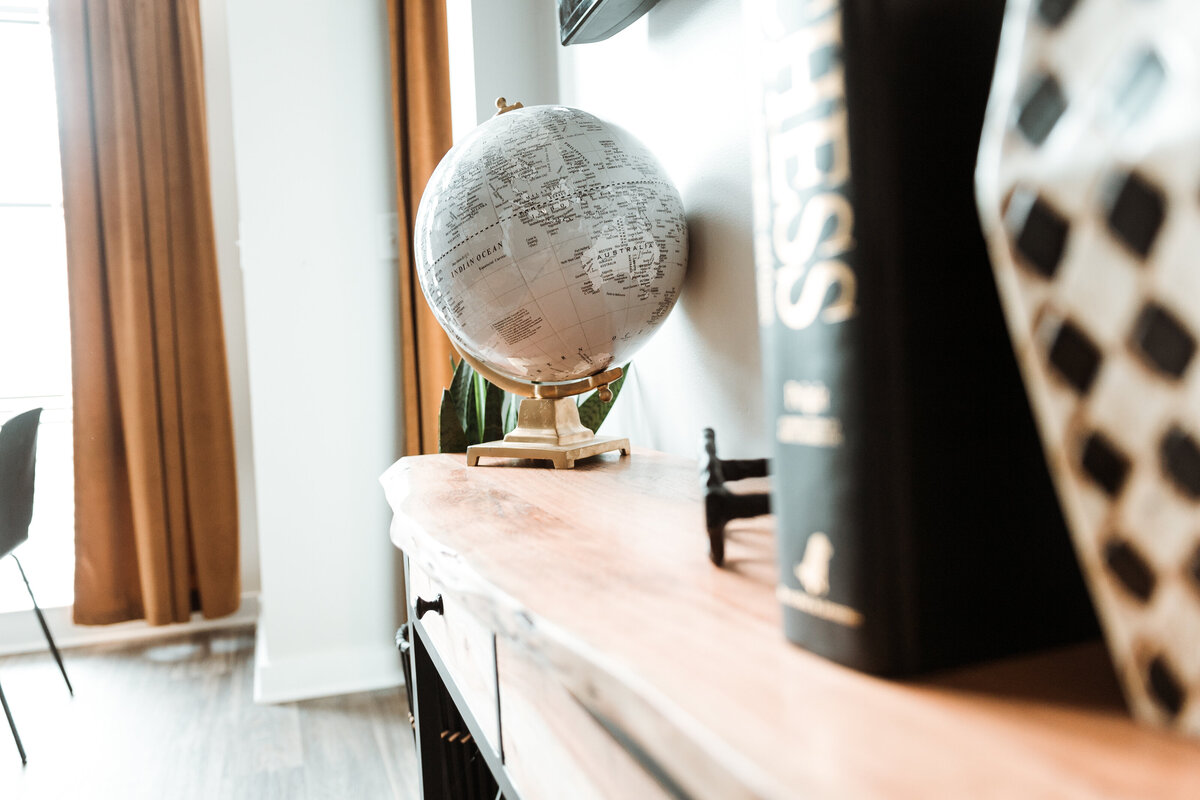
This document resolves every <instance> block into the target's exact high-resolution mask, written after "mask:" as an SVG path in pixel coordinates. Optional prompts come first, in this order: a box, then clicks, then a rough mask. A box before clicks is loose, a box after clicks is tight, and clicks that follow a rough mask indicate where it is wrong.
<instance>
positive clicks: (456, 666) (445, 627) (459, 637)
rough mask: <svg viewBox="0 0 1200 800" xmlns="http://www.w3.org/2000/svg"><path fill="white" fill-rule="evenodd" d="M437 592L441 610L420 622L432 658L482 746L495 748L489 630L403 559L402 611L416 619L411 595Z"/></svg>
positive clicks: (427, 597)
mask: <svg viewBox="0 0 1200 800" xmlns="http://www.w3.org/2000/svg"><path fill="white" fill-rule="evenodd" d="M438 595H441V596H442V613H441V614H439V613H437V612H436V611H428V612H426V614H425V616H424V617H422V618H421V620H420V624H421V627H422V628H423V629H424V631H425V633H426V634H427V635H428V638H429V640H430V644H431V645H432V647H433V649H434V650H435V651H436V656H437V657H438V658H439V659H441V662H442V664H444V665H445V667H446V671H447V672H449V673H450V679H451V681H453V683H454V686H455V688H457V689H458V693H459V694H460V695H462V698H463V701H464V702H465V703H466V706H467V708H466V711H468V712H470V714H471V716H473V717H474V718H475V721H476V722H478V723H479V726H480V727H481V728H482V729H483V735H484V737H485V738H486V740H487V744H488V745H490V746H491V748H492V751H493V752H495V753H497V754H498V753H499V752H500V719H499V716H498V712H497V709H496V696H497V688H496V652H495V649H494V647H493V644H492V642H493V637H492V632H491V631H490V630H489V629H488V628H486V627H485V626H484V625H483V623H481V622H480V621H479V620H478V619H476V618H475V617H474V616H472V615H471V614H469V613H468V612H467V611H466V610H465V609H464V608H463V607H462V606H461V605H460V604H458V603H457V602H456V601H455V599H454V597H453V596H452V595H447V594H446V593H445V592H444V591H443V589H442V586H441V585H440V584H439V583H438V582H437V581H436V580H434V579H433V578H431V577H430V576H429V575H428V574H427V573H425V572H424V571H423V570H422V569H421V568H420V567H418V566H417V565H416V564H413V563H412V562H409V575H408V601H409V602H408V613H409V616H410V618H412V619H416V618H417V611H416V605H417V598H422V599H424V600H427V601H429V600H433V599H435V598H436V597H437V596H438Z"/></svg>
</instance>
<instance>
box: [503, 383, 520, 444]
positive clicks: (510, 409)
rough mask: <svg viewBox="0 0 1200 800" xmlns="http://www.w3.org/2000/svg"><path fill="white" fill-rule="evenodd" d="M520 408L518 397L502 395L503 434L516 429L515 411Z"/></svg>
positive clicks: (509, 394) (507, 394) (507, 393)
mask: <svg viewBox="0 0 1200 800" xmlns="http://www.w3.org/2000/svg"><path fill="white" fill-rule="evenodd" d="M520 407H521V397H520V395H515V394H512V393H510V392H505V393H504V433H505V435H507V434H509V433H510V432H512V431H513V430H514V429H515V428H516V427H517V411H518V409H520Z"/></svg>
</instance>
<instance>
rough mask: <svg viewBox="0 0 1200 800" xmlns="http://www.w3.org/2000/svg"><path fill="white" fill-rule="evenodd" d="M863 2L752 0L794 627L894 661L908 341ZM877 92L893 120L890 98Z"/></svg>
mask: <svg viewBox="0 0 1200 800" xmlns="http://www.w3.org/2000/svg"><path fill="white" fill-rule="evenodd" d="M848 5H853V4H850V3H843V2H839V1H838V0H807V1H804V0H802V1H801V2H791V3H782V2H775V1H774V0H753V1H752V2H749V3H747V9H748V14H749V20H748V22H749V26H748V29H749V31H750V36H751V38H752V41H751V42H750V46H751V53H752V54H754V56H755V57H756V58H757V60H758V70H757V72H756V73H755V74H753V82H754V90H755V91H754V97H755V100H756V103H757V108H756V114H755V116H756V118H757V120H758V125H757V130H756V131H755V134H754V165H753V170H754V196H755V201H754V202H755V208H754V220H755V261H756V273H757V281H758V292H759V295H758V305H759V314H760V324H761V328H762V334H763V352H764V376H765V380H766V397H767V404H768V408H767V418H768V420H769V423H770V424H771V426H772V429H771V431H770V433H771V438H772V441H773V443H774V444H773V448H774V452H773V456H774V467H773V470H774V476H773V496H772V507H773V510H774V513H775V516H776V538H777V555H778V563H779V584H778V587H777V595H778V598H779V601H780V603H781V605H782V608H783V618H784V631H785V634H786V636H787V638H788V639H789V640H791V641H792V642H794V643H796V644H799V645H801V646H803V647H805V648H807V649H809V650H812V651H813V652H816V653H818V654H820V655H822V656H825V657H827V658H830V659H832V660H834V661H837V662H839V663H841V664H845V665H847V666H851V667H854V668H856V669H860V670H864V671H867V672H873V673H889V672H895V671H899V670H901V669H903V664H902V661H903V658H904V653H903V650H904V642H905V638H904V635H903V630H904V619H903V615H904V613H905V607H904V604H903V601H904V598H903V597H902V596H900V595H902V591H901V586H902V584H903V577H902V575H901V574H900V571H901V570H903V565H902V564H900V563H898V559H897V558H895V553H896V551H897V547H898V544H897V539H896V536H895V534H896V530H897V528H898V527H900V526H902V524H903V522H902V521H901V520H896V519H891V518H890V517H891V516H892V515H891V514H890V513H889V498H894V497H895V496H896V493H895V491H894V489H893V488H892V487H891V486H889V475H890V474H891V473H890V471H889V470H888V469H887V466H888V464H889V463H890V462H892V461H894V459H893V458H892V457H891V455H890V451H889V447H891V446H892V443H893V442H892V439H891V438H890V437H889V436H888V434H887V433H886V431H885V430H883V429H884V428H885V427H886V426H887V412H886V409H884V410H882V411H881V405H883V404H886V402H887V399H886V396H885V395H886V380H887V377H886V376H887V375H888V371H889V369H890V368H889V366H888V364H887V363H886V362H887V359H886V357H882V356H881V355H880V353H881V350H882V349H883V348H887V347H891V346H892V345H893V344H894V343H889V342H886V341H884V339H885V338H886V334H885V332H886V330H887V329H888V328H889V327H891V326H889V324H888V323H887V317H888V316H889V315H890V313H891V312H889V311H888V310H887V309H885V308H882V307H879V306H878V305H877V304H878V300H877V299H876V298H879V297H881V296H883V292H885V291H886V289H887V287H886V286H881V285H880V282H881V281H887V280H890V276H888V275H885V274H881V270H880V268H879V266H878V265H879V263H880V259H878V258H875V256H878V255H883V256H885V257H886V254H880V253H878V252H876V251H877V249H878V248H877V243H876V244H872V242H873V240H872V239H870V238H864V234H872V231H871V230H869V229H868V228H866V227H865V225H864V223H866V224H870V223H871V222H872V220H871V219H870V218H871V217H872V213H871V207H872V204H875V205H880V204H881V203H883V202H886V201H885V200H881V199H880V198H878V197H875V196H872V197H870V198H860V197H859V195H860V194H862V189H863V182H862V181H861V180H856V178H858V175H857V174H856V171H857V170H859V169H862V168H863V167H862V165H860V164H858V163H857V161H856V158H857V151H854V150H853V149H852V147H851V144H852V141H851V140H852V131H851V127H852V126H851V121H850V119H849V117H848V114H849V113H857V106H855V105H854V104H853V103H850V104H848V103H847V63H846V59H845V55H844V54H845V52H846V50H847V47H846V44H847V42H846V41H845V36H846V33H847V28H846V20H845V18H844V13H845V12H846V11H847V9H846V8H845V6H848ZM851 10H852V9H851ZM854 44H858V43H854ZM854 78H855V80H857V79H858V78H859V75H857V74H856V75H855V76H854ZM862 79H863V80H866V79H867V75H866V74H865V73H863V74H862ZM864 85H866V84H864ZM854 91H855V92H858V91H859V90H858V89H857V88H855V90H854ZM866 94H867V95H869V94H870V93H869V92H867V93H866ZM851 99H852V100H853V99H856V98H851ZM875 99H878V100H881V101H885V98H881V97H877V98H875ZM863 105H864V107H868V106H869V107H870V108H869V110H865V111H864V113H865V114H866V115H867V116H868V117H870V116H871V115H874V114H878V115H879V117H878V119H879V121H881V122H885V121H886V113H885V112H884V111H882V110H881V108H882V107H874V106H870V104H869V103H866V102H864V104H863ZM862 124H863V121H862V120H856V121H855V122H854V125H855V126H861V125H862ZM875 133H876V134H880V135H886V132H881V131H876V132H875ZM885 185H886V180H882V176H881V184H880V186H881V187H883V186H885ZM868 191H870V192H871V193H872V194H874V189H873V188H872V189H870V190H868ZM881 191H882V188H881ZM860 200H861V201H866V202H860ZM860 206H861V208H860ZM893 511H894V508H893Z"/></svg>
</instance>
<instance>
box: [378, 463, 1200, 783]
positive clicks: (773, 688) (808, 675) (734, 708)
mask: <svg viewBox="0 0 1200 800" xmlns="http://www.w3.org/2000/svg"><path fill="white" fill-rule="evenodd" d="M382 482H383V484H384V487H385V489H386V492H387V496H388V500H389V502H390V503H391V505H392V508H393V509H394V510H395V512H396V516H395V520H394V522H393V524H392V534H391V535H392V541H393V542H394V543H395V544H396V546H397V547H400V548H402V549H403V550H404V551H405V552H406V553H407V554H408V556H409V558H410V559H413V560H414V561H416V562H417V563H418V564H419V565H420V566H421V567H422V568H423V569H425V570H426V571H427V572H429V573H430V574H431V575H433V576H435V577H436V578H437V579H438V580H439V581H441V582H442V583H443V584H444V585H445V586H446V587H447V591H448V592H450V593H452V594H454V595H455V597H456V598H457V599H458V601H459V602H461V603H463V604H465V605H466V606H467V607H469V608H470V610H471V611H472V612H473V613H475V614H477V615H478V616H479V617H480V618H481V619H482V620H483V621H484V622H485V623H486V624H488V625H491V626H492V627H493V628H494V629H495V630H496V631H497V632H498V633H499V635H501V636H506V637H509V638H511V639H512V640H513V641H514V642H516V643H517V644H518V645H519V646H521V647H524V648H527V649H528V650H529V651H530V652H531V653H532V654H533V655H534V656H535V657H536V658H538V659H540V660H541V661H542V662H543V663H544V664H545V665H547V666H548V667H549V668H550V669H551V670H552V671H553V673H554V674H555V675H556V676H557V677H558V678H559V680H561V682H562V683H563V684H564V685H565V686H566V687H567V688H568V690H569V691H570V692H571V693H572V694H573V695H574V696H575V698H576V699H577V700H579V702H581V703H582V704H583V705H584V706H585V707H587V708H588V709H589V710H590V711H591V712H592V713H594V714H595V715H597V716H598V717H600V718H602V719H605V720H607V721H608V722H609V723H610V724H611V725H612V726H614V727H615V728H617V729H619V730H620V731H622V732H623V733H624V735H626V736H628V737H629V738H630V739H631V740H632V741H633V742H634V743H636V745H637V746H638V747H640V748H641V749H642V750H644V752H645V755H646V756H648V757H649V758H650V759H652V760H653V761H654V762H655V763H657V764H658V765H659V766H660V767H661V768H662V769H663V770H665V771H666V772H667V774H669V775H671V776H672V778H673V779H674V780H675V781H677V782H678V784H679V786H680V787H681V788H682V789H683V790H684V791H685V792H686V793H687V794H688V795H690V796H691V797H695V798H710V797H711V798H722V800H725V799H726V798H742V797H746V798H750V797H761V798H781V799H782V798H796V797H806V798H808V797H813V798H823V797H836V798H868V797H888V798H897V797H905V798H907V797H912V798H942V797H946V798H989V797H996V798H1035V797H1055V798H1095V797H1104V798H1117V797H1120V798H1148V797H1180V798H1184V797H1187V798H1196V797H1200V743H1198V742H1195V741H1192V740H1187V739H1183V738H1180V737H1177V736H1175V735H1171V734H1167V733H1164V732H1160V731H1156V730H1152V729H1149V728H1144V727H1141V726H1139V725H1137V724H1136V723H1134V722H1133V721H1132V720H1131V719H1130V718H1129V717H1128V716H1127V715H1126V713H1125V711H1124V706H1123V704H1122V701H1121V699H1120V696H1119V693H1118V689H1117V684H1116V681H1115V680H1114V678H1113V675H1112V670H1111V667H1110V666H1109V662H1108V660H1107V658H1106V656H1105V653H1104V650H1103V647H1102V646H1101V645H1100V644H1099V643H1098V642H1097V643H1093V644H1089V645H1083V646H1078V647H1072V648H1068V649H1064V650H1060V651H1056V652H1053V653H1048V654H1040V655H1036V656H1029V657H1021V658H1018V659H1012V660H1006V661H1002V662H994V663H991V664H987V665H984V666H981V667H974V668H971V669H966V670H958V671H954V672H949V673H944V674H940V675H937V676H933V677H930V678H925V679H921V680H914V681H893V680H882V679H878V678H872V677H869V676H865V675H862V674H859V673H856V672H853V671H851V670H848V669H845V668H842V667H839V666H836V665H834V664H831V663H830V662H827V661H825V660H824V659H821V658H819V657H816V656H814V655H811V654H809V653H807V652H805V651H803V650H801V649H799V648H797V647H795V646H792V645H790V644H788V643H787V642H786V641H785V640H784V638H783V634H782V624H781V621H780V611H779V608H778V605H777V603H776V601H775V598H774V592H773V589H774V584H775V567H774V563H773V549H772V541H771V533H770V528H769V524H768V523H767V521H766V520H759V521H754V522H745V523H740V524H739V523H734V524H733V525H731V526H730V537H729V542H728V544H727V555H726V568H724V569H718V568H716V567H714V566H713V565H712V564H711V563H709V561H708V558H707V555H706V553H707V549H706V548H707V539H706V536H705V532H704V521H703V511H702V507H701V503H700V486H699V481H698V478H697V473H696V467H695V464H694V463H693V462H691V461H689V460H687V459H681V458H675V457H671V456H666V455H663V454H660V453H654V452H650V451H644V450H637V451H635V453H634V455H633V457H632V458H624V459H619V458H618V457H617V456H616V455H615V454H610V455H607V456H602V457H600V458H597V459H594V460H592V461H591V462H581V463H580V465H579V466H578V467H576V469H574V470H557V471H556V470H551V469H544V468H538V467H528V468H516V467H512V466H503V465H497V466H479V467H471V468H468V467H466V465H465V461H464V458H463V456H461V455H431V456H417V457H412V458H405V459H402V460H401V461H399V462H397V463H396V464H395V465H394V466H393V467H392V468H391V469H389V470H388V472H387V473H385V474H384V476H383V478H382Z"/></svg>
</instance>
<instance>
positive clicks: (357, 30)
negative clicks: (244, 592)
mask: <svg viewBox="0 0 1200 800" xmlns="http://www.w3.org/2000/svg"><path fill="white" fill-rule="evenodd" d="M213 2H216V0H213ZM225 11H226V14H227V20H226V23H227V32H228V56H229V78H230V83H231V87H232V95H231V97H232V130H233V152H234V158H235V161H236V185H237V216H238V219H239V222H240V233H239V244H240V258H241V268H242V283H243V288H244V299H245V325H246V330H245V334H246V335H245V346H246V351H247V356H248V377H249V392H248V396H249V401H250V415H251V418H252V421H253V425H252V430H251V431H250V435H251V437H252V445H253V463H254V479H255V488H256V494H257V522H258V524H257V528H258V540H259V555H260V563H261V576H262V598H261V602H262V615H261V618H260V622H259V646H258V650H257V653H256V683H255V696H256V699H258V700H259V701H265V702H272V701H283V700H292V699H298V698H300V697H310V696H316V695H321V694H335V693H341V692H348V691H359V690H365V689H372V688H378V687H381V686H388V685H396V684H398V683H399V682H400V681H401V671H400V661H399V658H398V656H397V654H396V652H395V648H394V646H393V644H392V637H393V634H394V632H395V628H396V624H397V613H398V607H399V606H401V605H402V600H400V599H399V578H398V573H397V570H396V559H395V553H394V550H393V548H392V547H391V545H390V544H389V542H388V536H387V532H388V523H389V519H390V514H389V513H388V509H387V505H386V503H385V501H384V498H383V493H382V492H381V491H380V489H379V483H378V480H377V479H378V476H379V474H380V473H381V472H383V470H384V469H385V468H386V467H387V466H388V465H389V464H390V463H391V462H392V461H393V460H394V458H395V456H396V453H397V452H398V448H397V441H398V438H399V437H398V431H397V420H398V419H399V413H398V409H397V402H396V399H395V398H396V397H397V391H396V374H397V371H396V359H397V346H396V336H397V321H396V307H397V287H396V277H395V275H396V263H395V261H394V260H393V259H392V258H391V257H390V256H391V254H390V253H388V252H386V249H385V248H383V247H381V241H380V240H381V236H380V230H379V220H380V218H381V215H385V214H388V213H392V212H394V210H395V200H394V194H393V192H394V189H393V175H394V173H393V168H392V155H391V152H392V151H391V119H390V108H391V107H390V100H389V97H390V89H389V80H390V79H389V69H388V61H387V29H388V26H387V18H386V12H385V6H384V4H383V2H382V0H361V1H360V2H353V3H346V2H339V0H306V2H304V3H293V2H289V1H288V0H237V1H236V2H227V4H226V7H225ZM208 44H209V46H210V48H211V45H212V41H211V39H210V40H209V42H208ZM210 54H211V52H210ZM215 155H216V154H215V153H214V156H215ZM223 277H224V276H223ZM228 310H229V309H227V311H228ZM235 347H236V345H235V343H233V342H231V350H233V349H235ZM240 433H241V434H242V435H245V434H246V431H245V430H243V431H240Z"/></svg>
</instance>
